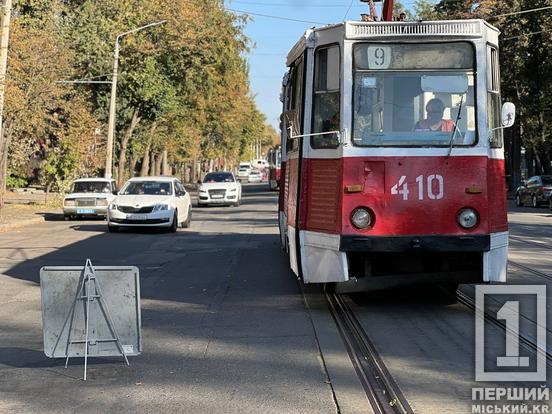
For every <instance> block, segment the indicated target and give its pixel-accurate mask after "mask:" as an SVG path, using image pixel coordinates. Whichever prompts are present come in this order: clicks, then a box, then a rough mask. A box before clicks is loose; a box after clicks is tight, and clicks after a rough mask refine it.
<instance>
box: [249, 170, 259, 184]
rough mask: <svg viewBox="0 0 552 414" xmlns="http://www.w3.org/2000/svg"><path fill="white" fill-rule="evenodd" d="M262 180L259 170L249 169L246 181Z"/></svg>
mask: <svg viewBox="0 0 552 414" xmlns="http://www.w3.org/2000/svg"><path fill="white" fill-rule="evenodd" d="M261 181H263V176H262V174H261V172H260V171H259V170H251V172H250V173H249V177H247V182H250V183H260V182H261Z"/></svg>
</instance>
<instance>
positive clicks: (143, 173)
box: [140, 122, 157, 177]
mask: <svg viewBox="0 0 552 414" xmlns="http://www.w3.org/2000/svg"><path fill="white" fill-rule="evenodd" d="M156 129H157V124H156V123H155V122H154V123H153V124H152V126H151V128H150V132H149V139H148V143H147V145H146V149H145V150H144V158H143V159H142V167H141V168H140V177H145V176H146V175H148V172H149V169H150V163H151V159H150V149H151V142H152V140H153V134H155V130H156Z"/></svg>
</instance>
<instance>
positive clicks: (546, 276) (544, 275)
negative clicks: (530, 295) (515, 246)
mask: <svg viewBox="0 0 552 414" xmlns="http://www.w3.org/2000/svg"><path fill="white" fill-rule="evenodd" d="M508 264H509V265H511V266H512V267H517V268H518V269H521V270H525V271H526V272H529V273H531V274H533V275H535V276H539V277H542V278H543V279H547V280H552V275H549V274H547V273H544V272H541V271H539V270H535V269H533V268H531V267H529V266H526V265H524V264H521V263H518V262H515V261H513V260H508Z"/></svg>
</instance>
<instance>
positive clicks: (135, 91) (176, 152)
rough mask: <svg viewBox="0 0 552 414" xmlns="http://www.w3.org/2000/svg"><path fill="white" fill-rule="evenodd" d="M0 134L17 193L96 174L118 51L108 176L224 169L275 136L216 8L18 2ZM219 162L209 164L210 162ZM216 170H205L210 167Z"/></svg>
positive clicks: (161, 2)
mask: <svg viewBox="0 0 552 414" xmlns="http://www.w3.org/2000/svg"><path fill="white" fill-rule="evenodd" d="M14 7H15V10H14V13H13V16H14V17H13V18H12V27H11V41H10V47H9V61H8V81H7V90H6V110H5V120H4V133H5V136H6V137H8V142H9V152H8V153H9V165H8V175H10V176H11V177H13V178H12V182H16V181H17V180H16V178H17V179H19V180H21V179H23V180H31V179H39V180H40V181H41V182H42V183H44V184H46V185H54V186H57V187H59V188H64V186H66V182H67V181H69V180H72V179H73V178H75V177H77V176H85V175H97V174H102V173H103V164H104V161H105V155H104V154H105V136H106V134H107V122H108V105H109V98H110V85H109V84H97V83H94V84H82V83H81V84H64V83H59V82H58V81H61V80H68V79H81V80H102V81H109V80H111V72H112V66H113V50H114V46H115V40H116V38H117V36H118V35H120V34H121V33H124V32H127V31H129V30H132V29H135V28H137V27H140V26H143V25H145V24H148V23H151V22H155V21H160V20H166V21H167V22H166V23H165V24H163V25H160V26H156V27H152V28H149V29H147V30H144V31H140V32H137V33H133V34H130V35H127V36H124V37H122V38H121V40H120V59H119V79H118V88H117V111H116V113H117V123H116V136H115V141H116V142H115V164H116V165H115V167H116V168H115V169H114V171H115V172H116V174H117V175H118V179H119V181H120V182H122V181H123V180H124V179H126V178H128V177H129V176H132V175H135V174H138V173H142V174H159V173H162V172H169V173H183V174H184V173H186V176H187V177H188V178H190V179H193V178H194V176H195V175H196V174H198V173H199V172H198V171H197V169H196V167H197V166H198V165H210V166H213V165H214V164H216V165H219V166H220V167H221V168H222V167H224V166H228V167H229V166H231V165H233V164H235V163H236V162H238V161H239V160H240V159H241V158H243V157H248V156H250V155H251V154H248V153H247V151H248V148H250V144H251V143H252V142H255V141H256V140H257V139H259V138H261V139H262V140H263V142H264V144H265V145H270V144H271V143H272V142H273V141H274V140H275V137H274V135H275V132H274V131H273V129H272V128H270V127H268V126H267V124H266V119H265V117H264V115H263V114H261V113H260V112H259V110H258V109H257V107H256V105H255V102H254V99H253V97H252V96H251V93H250V89H249V83H248V69H247V62H246V61H245V59H244V57H243V55H244V53H245V52H246V51H247V50H248V48H249V45H250V44H249V40H248V39H247V38H246V36H245V34H244V26H245V24H246V23H247V22H246V20H245V19H244V18H243V17H240V16H237V15H234V14H232V13H229V12H228V11H226V10H225V9H224V7H223V1H222V0H118V1H112V0H78V1H77V0H75V1H68V0H19V1H15V2H14ZM211 160H215V163H213V161H211ZM206 161H211V162H206Z"/></svg>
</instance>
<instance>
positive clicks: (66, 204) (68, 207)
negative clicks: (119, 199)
mask: <svg viewBox="0 0 552 414" xmlns="http://www.w3.org/2000/svg"><path fill="white" fill-rule="evenodd" d="M116 193H117V189H116V186H115V181H114V180H112V179H110V178H81V179H78V180H75V182H74V183H73V186H72V187H71V192H70V193H69V194H67V195H66V196H65V198H64V199H63V216H64V217H65V219H70V218H75V217H105V216H107V206H108V205H109V204H110V203H111V202H112V201H113V200H114V199H115V194H116Z"/></svg>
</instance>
